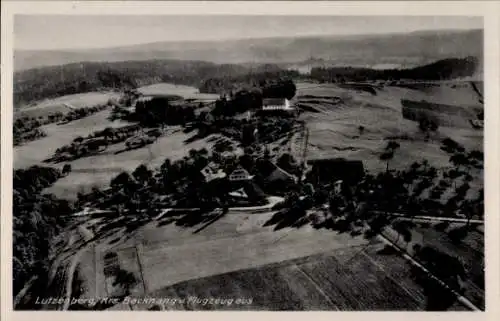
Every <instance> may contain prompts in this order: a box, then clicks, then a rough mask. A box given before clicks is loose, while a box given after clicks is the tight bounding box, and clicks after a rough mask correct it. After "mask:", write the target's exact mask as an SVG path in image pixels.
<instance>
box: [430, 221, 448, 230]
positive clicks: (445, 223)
mask: <svg viewBox="0 0 500 321" xmlns="http://www.w3.org/2000/svg"><path fill="white" fill-rule="evenodd" d="M448 226H450V222H448V221H443V222H440V223H437V224H436V225H434V228H435V229H436V230H438V231H444V230H446V229H447V228H448Z"/></svg>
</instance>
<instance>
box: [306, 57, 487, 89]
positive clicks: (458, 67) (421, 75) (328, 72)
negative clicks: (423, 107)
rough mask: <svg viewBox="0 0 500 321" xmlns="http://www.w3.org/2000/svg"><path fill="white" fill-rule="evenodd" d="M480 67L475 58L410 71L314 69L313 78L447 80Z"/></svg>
mask: <svg viewBox="0 0 500 321" xmlns="http://www.w3.org/2000/svg"><path fill="white" fill-rule="evenodd" d="M477 66H478V59H477V58H475V57H467V58H450V59H443V60H439V61H436V62H434V63H431V64H428V65H425V66H420V67H415V68H410V69H383V70H377V69H370V68H356V67H331V68H313V69H312V70H311V78H312V79H315V80H318V81H321V82H339V83H342V82H347V81H372V80H400V79H407V80H447V79H453V78H460V77H467V76H472V75H474V72H475V71H476V68H477Z"/></svg>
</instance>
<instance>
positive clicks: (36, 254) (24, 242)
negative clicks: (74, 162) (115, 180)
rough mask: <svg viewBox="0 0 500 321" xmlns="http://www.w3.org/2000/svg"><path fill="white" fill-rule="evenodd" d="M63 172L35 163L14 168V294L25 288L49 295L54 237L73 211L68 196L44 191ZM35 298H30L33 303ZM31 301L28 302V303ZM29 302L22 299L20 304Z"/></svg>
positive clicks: (24, 304) (30, 292)
mask: <svg viewBox="0 0 500 321" xmlns="http://www.w3.org/2000/svg"><path fill="white" fill-rule="evenodd" d="M62 176H63V174H62V173H61V172H60V171H59V170H58V169H54V168H50V167H39V166H33V167H30V168H28V169H25V170H24V169H19V170H15V171H14V177H13V187H14V191H13V212H12V213H13V221H12V223H13V244H14V246H13V294H14V296H16V295H17V294H19V293H20V292H21V291H22V290H23V288H25V287H26V288H25V291H26V292H27V293H29V294H30V296H31V298H32V300H34V298H36V296H37V295H38V296H40V297H42V296H46V292H45V290H46V287H47V281H48V279H47V278H48V276H49V269H50V267H51V264H52V258H54V255H55V253H53V251H52V250H53V247H52V245H53V241H54V239H55V238H56V237H57V236H58V235H59V233H60V232H61V230H62V228H63V227H64V225H65V222H64V221H63V220H62V219H61V218H62V217H64V215H67V214H70V213H71V212H72V211H73V208H72V205H71V203H70V202H68V201H66V200H61V199H57V198H55V197H54V196H53V195H50V194H43V193H42V190H43V189H45V188H47V187H49V186H50V185H52V184H53V183H54V182H55V181H57V180H58V179H59V178H60V177H62ZM32 303H33V302H32V301H31V304H32ZM26 304H28V306H27V305H26ZM29 304H30V302H26V301H23V300H20V302H19V307H20V308H23V307H24V308H35V309H38V308H40V307H33V306H29Z"/></svg>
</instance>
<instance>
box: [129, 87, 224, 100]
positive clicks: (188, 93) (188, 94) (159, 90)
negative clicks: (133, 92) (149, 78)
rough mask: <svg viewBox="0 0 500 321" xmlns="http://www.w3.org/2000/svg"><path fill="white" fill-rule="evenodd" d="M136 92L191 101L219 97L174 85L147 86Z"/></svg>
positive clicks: (192, 88)
mask: <svg viewBox="0 0 500 321" xmlns="http://www.w3.org/2000/svg"><path fill="white" fill-rule="evenodd" d="M138 91H139V92H140V93H142V94H144V95H160V94H169V95H178V96H182V97H184V99H193V100H203V101H205V100H216V99H217V98H219V95H215V94H202V93H200V92H199V90H198V89H197V88H194V87H191V86H184V85H174V84H170V83H159V84H154V85H149V86H144V87H140V88H138Z"/></svg>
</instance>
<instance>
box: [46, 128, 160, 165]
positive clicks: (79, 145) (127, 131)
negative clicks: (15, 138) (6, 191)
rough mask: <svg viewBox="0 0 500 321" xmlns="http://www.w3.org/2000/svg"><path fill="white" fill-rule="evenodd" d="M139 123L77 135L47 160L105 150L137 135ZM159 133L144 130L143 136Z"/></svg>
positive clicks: (74, 156)
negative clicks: (85, 135) (86, 134)
mask: <svg viewBox="0 0 500 321" xmlns="http://www.w3.org/2000/svg"><path fill="white" fill-rule="evenodd" d="M142 131H143V130H142V128H141V126H139V125H130V126H124V127H118V128H113V127H106V128H105V129H103V130H99V131H96V132H94V133H92V134H90V135H88V136H87V137H81V136H78V137H76V138H75V139H73V141H72V142H71V144H69V145H65V146H61V147H59V148H57V149H56V151H55V152H54V155H53V156H52V157H51V158H50V159H48V160H47V161H54V162H61V161H67V160H73V159H77V158H80V157H84V156H86V155H89V154H92V153H96V152H99V151H102V150H105V149H106V148H107V147H108V146H109V145H113V144H117V143H120V142H123V141H125V140H127V139H128V138H130V137H133V136H137V135H138V133H140V132H142ZM159 135H161V133H158V132H151V131H150V132H146V133H144V136H147V137H149V136H152V137H158V136H159Z"/></svg>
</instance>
